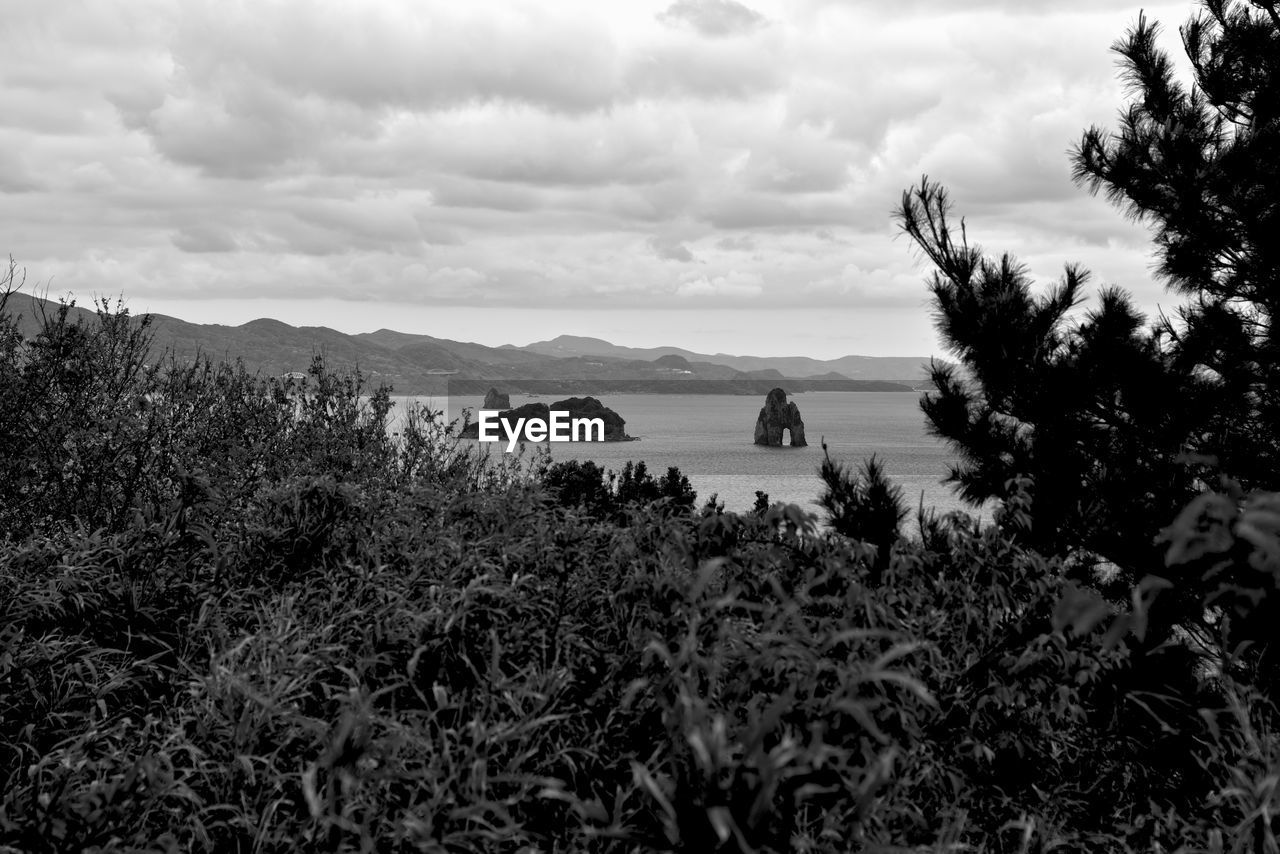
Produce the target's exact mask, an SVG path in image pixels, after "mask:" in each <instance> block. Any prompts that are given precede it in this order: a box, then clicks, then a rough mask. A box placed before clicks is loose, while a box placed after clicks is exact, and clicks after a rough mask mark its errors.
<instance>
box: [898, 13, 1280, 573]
mask: <svg viewBox="0 0 1280 854" xmlns="http://www.w3.org/2000/svg"><path fill="white" fill-rule="evenodd" d="M1201 5H1202V7H1203V9H1204V11H1203V13H1202V14H1200V15H1199V16H1198V17H1196V18H1194V19H1193V20H1192V21H1191V22H1190V23H1189V24H1188V25H1187V26H1186V27H1185V28H1184V30H1183V41H1184V45H1185V47H1186V50H1187V54H1188V56H1189V57H1190V60H1191V63H1192V66H1193V70H1194V75H1195V85H1193V86H1191V87H1186V86H1183V85H1181V84H1180V83H1178V81H1177V79H1176V76H1175V67H1174V64H1173V63H1172V61H1171V60H1170V59H1169V57H1168V56H1167V55H1165V54H1164V53H1163V52H1162V51H1160V50H1159V49H1158V48H1157V47H1156V32H1157V30H1156V27H1155V25H1154V24H1151V23H1149V22H1148V21H1147V20H1146V19H1145V18H1142V17H1140V18H1139V21H1138V23H1137V25H1136V26H1135V27H1134V28H1133V29H1132V30H1131V31H1130V32H1129V33H1128V35H1127V36H1126V38H1124V39H1123V40H1122V41H1121V42H1119V43H1118V44H1117V45H1116V50H1117V51H1118V53H1119V54H1120V56H1121V58H1122V62H1123V70H1124V77H1125V80H1126V82H1127V83H1128V84H1129V86H1130V90H1131V91H1132V92H1133V95H1134V98H1133V101H1132V102H1131V103H1130V105H1129V106H1128V108H1127V109H1126V111H1125V112H1124V114H1123V116H1122V120H1121V128H1120V130H1119V131H1118V132H1117V133H1115V134H1108V133H1105V132H1103V131H1102V130H1099V129H1097V128H1093V129H1091V130H1089V131H1088V132H1086V133H1085V135H1084V137H1083V139H1082V142H1081V143H1080V145H1079V147H1078V148H1077V150H1076V152H1075V154H1074V163H1075V170H1076V178H1077V180H1079V181H1080V182H1082V183H1085V184H1087V185H1088V186H1089V188H1090V189H1092V190H1094V191H1097V190H1103V191H1105V192H1106V194H1107V196H1108V197H1109V198H1111V199H1112V200H1113V201H1116V202H1121V203H1123V204H1124V205H1125V207H1126V209H1127V211H1128V212H1129V213H1130V214H1131V215H1132V216H1134V217H1135V218H1137V219H1139V220H1142V221H1146V222H1148V223H1150V224H1151V225H1152V226H1153V228H1154V231H1155V238H1156V247H1157V250H1158V253H1159V254H1158V257H1159V261H1160V271H1161V273H1162V275H1163V276H1164V277H1165V279H1166V280H1167V281H1168V282H1169V284H1170V285H1171V286H1172V287H1173V288H1174V289H1175V290H1176V291H1177V292H1179V293H1180V294H1183V295H1185V296H1186V297H1188V302H1187V303H1186V305H1184V306H1183V307H1182V308H1181V309H1180V310H1179V312H1178V314H1177V317H1176V319H1170V318H1165V317H1161V318H1159V319H1158V321H1156V322H1154V323H1148V322H1147V321H1146V319H1145V318H1143V317H1142V316H1141V315H1140V314H1139V313H1138V312H1136V311H1135V309H1134V308H1133V306H1132V304H1131V302H1130V300H1129V299H1128V297H1127V296H1126V295H1125V294H1124V293H1123V292H1121V291H1119V290H1117V289H1114V288H1108V289H1104V290H1103V291H1102V293H1101V295H1100V297H1099V299H1098V301H1097V305H1096V307H1094V308H1092V309H1090V310H1089V311H1087V312H1085V313H1084V314H1083V315H1082V316H1079V315H1077V314H1074V313H1073V312H1072V309H1073V308H1074V307H1075V306H1077V304H1078V303H1079V302H1080V301H1081V298H1082V292H1083V288H1084V286H1085V284H1086V283H1087V280H1088V274H1087V273H1086V272H1085V271H1084V270H1082V269H1080V268H1079V267H1077V266H1074V265H1068V267H1067V269H1066V272H1065V274H1064V276H1063V278H1062V280H1061V282H1060V283H1059V284H1058V285H1057V286H1056V287H1055V288H1053V289H1052V290H1051V291H1050V292H1048V293H1047V294H1044V295H1042V296H1038V297H1037V296H1034V295H1033V293H1032V288H1031V284H1032V283H1031V281H1030V277H1029V275H1028V273H1027V271H1026V269H1025V267H1023V266H1022V265H1020V264H1019V263H1017V262H1016V261H1015V260H1014V259H1013V258H1012V257H1011V256H1009V255H1007V254H1006V255H1004V256H1002V257H1001V258H999V259H995V258H991V257H988V256H986V255H985V254H984V253H983V252H982V250H981V249H980V248H979V247H977V246H975V245H971V244H970V243H969V242H968V239H967V235H966V233H965V229H964V227H963V223H962V224H961V226H960V227H959V229H958V231H957V229H956V227H955V226H953V225H952V223H951V222H950V221H949V219H948V212H949V209H950V203H949V201H948V199H947V195H946V193H945V191H944V190H943V189H942V188H941V187H940V186H938V185H937V184H934V183H931V182H929V181H928V180H927V179H925V180H923V181H922V182H921V184H920V186H919V187H917V188H914V189H913V190H911V191H909V192H908V193H906V194H904V197H903V201H902V206H901V208H900V210H899V212H898V219H899V222H900V224H901V226H902V227H903V229H904V230H905V231H906V232H907V233H908V234H909V235H910V236H911V237H912V238H913V239H914V241H915V242H916V244H917V245H918V246H919V247H920V248H921V250H922V251H923V252H924V254H925V256H926V257H927V258H928V259H929V260H930V262H932V264H933V265H934V266H935V267H936V273H935V275H934V277H933V280H932V282H931V285H930V288H931V290H932V292H933V295H934V300H935V306H936V310H937V318H938V328H939V330H940V331H941V333H942V335H943V336H944V339H945V340H946V341H947V343H948V344H949V345H950V346H951V348H952V350H953V351H954V352H955V353H956V354H957V355H958V356H959V358H960V363H961V365H962V369H961V370H957V369H953V368H951V367H947V366H942V365H938V366H935V368H934V370H933V380H934V383H935V385H936V387H937V390H938V391H937V393H936V394H935V395H931V396H930V397H929V399H928V401H927V402H926V404H925V412H926V415H927V416H928V419H929V421H930V423H931V425H932V429H933V430H934V431H935V432H936V433H937V434H938V435H940V436H942V437H944V438H946V439H948V440H950V442H951V443H952V444H953V446H954V447H955V448H956V449H957V450H958V451H959V452H960V453H961V455H962V462H961V463H960V465H958V466H957V467H956V468H955V470H954V471H953V473H952V479H953V480H954V481H955V482H956V483H957V484H958V485H959V486H960V488H961V491H962V494H963V495H964V496H965V497H967V498H969V499H971V500H975V501H978V500H983V499H987V498H992V497H994V498H997V499H1000V498H1004V497H1006V496H1007V495H1008V492H1007V491H1006V488H1005V485H1006V484H1008V483H1010V482H1011V481H1012V480H1013V479H1014V478H1015V477H1016V476H1018V475H1025V476H1029V477H1030V478H1031V479H1032V481H1033V484H1034V487H1033V498H1034V514H1033V515H1034V520H1035V524H1034V526H1032V527H1031V528H1030V529H1029V530H1028V531H1027V532H1026V536H1027V537H1030V538H1031V540H1032V541H1033V542H1034V543H1035V544H1036V545H1037V546H1038V547H1039V548H1041V549H1042V550H1044V551H1045V552H1046V553H1065V552H1067V551H1072V550H1083V551H1088V552H1093V553H1097V554H1100V555H1102V556H1103V557H1105V558H1107V559H1109V560H1110V561H1112V562H1114V563H1116V564H1118V565H1119V566H1120V567H1121V569H1123V570H1124V571H1125V572H1126V573H1127V578H1128V580H1129V581H1130V582H1132V581H1135V580H1137V579H1138V578H1140V577H1141V576H1142V575H1143V574H1145V573H1146V572H1147V571H1149V570H1150V569H1151V568H1152V567H1153V566H1156V565H1158V563H1159V554H1158V552H1157V551H1156V550H1155V549H1154V548H1153V546H1152V545H1151V542H1152V537H1153V536H1154V535H1155V533H1156V532H1157V531H1159V530H1160V528H1161V527H1162V526H1163V525H1164V524H1165V522H1166V521H1167V520H1168V519H1169V518H1171V517H1172V515H1173V514H1174V513H1176V512H1177V510H1178V509H1179V508H1180V507H1182V506H1183V505H1184V504H1185V503H1186V502H1187V501H1188V500H1190V499H1191V498H1192V497H1193V496H1194V495H1195V494H1196V491H1197V489H1198V479H1203V480H1205V481H1209V482H1213V481H1214V480H1216V478H1217V476H1219V475H1226V476H1230V477H1231V478H1233V479H1235V480H1238V481H1239V482H1241V483H1243V484H1245V485H1246V487H1254V486H1259V485H1265V484H1274V483H1275V482H1276V481H1277V476H1278V475H1280V445H1277V442H1276V436H1278V435H1280V430H1277V428H1278V427H1280V421H1278V420H1277V419H1278V413H1280V407H1278V406H1277V402H1276V400H1275V399H1274V398H1275V394H1276V392H1275V389H1276V388H1278V387H1280V385H1278V384H1277V379H1280V376H1278V375H1277V374H1276V371H1277V370H1280V367H1278V366H1280V358H1277V356H1280V351H1278V350H1277V349H1276V347H1277V344H1276V340H1277V339H1276V337H1275V335H1274V334H1273V332H1272V330H1273V328H1274V317H1273V312H1274V310H1275V305H1276V301H1275V293H1274V292H1275V284H1276V281H1277V275H1278V273H1280V255H1278V254H1277V253H1278V252H1280V250H1278V249H1277V242H1276V241H1275V239H1274V235H1275V234H1277V233H1280V213H1278V211H1277V208H1276V205H1275V203H1274V199H1275V197H1276V195H1277V193H1278V192H1280V171H1278V167H1277V166H1276V164H1277V163H1280V158H1278V157H1277V156H1276V155H1277V153H1278V152H1280V118H1278V116H1280V108H1278V106H1277V105H1278V104H1280V98H1278V97H1277V92H1280V62H1277V59H1276V57H1277V56H1280V13H1278V12H1277V8H1278V7H1277V4H1276V3H1275V2H1271V0H1267V2H1253V3H1245V2H1240V0H1205V2H1202V4H1201Z"/></svg>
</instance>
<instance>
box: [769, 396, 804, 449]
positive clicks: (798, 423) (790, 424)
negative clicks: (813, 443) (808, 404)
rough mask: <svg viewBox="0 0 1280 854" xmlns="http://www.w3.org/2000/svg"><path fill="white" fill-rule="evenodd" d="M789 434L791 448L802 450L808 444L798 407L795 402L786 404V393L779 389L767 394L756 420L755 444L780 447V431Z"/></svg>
mask: <svg viewBox="0 0 1280 854" xmlns="http://www.w3.org/2000/svg"><path fill="white" fill-rule="evenodd" d="M783 430H786V431H788V432H789V433H790V434H791V446H792V447H793V448H803V447H805V446H806V445H808V444H809V443H808V442H806V441H805V438H804V421H803V420H801V418H800V407H798V406H796V405H795V402H794V401H793V402H791V403H788V402H787V393H786V392H785V391H783V390H782V389H780V388H775V389H773V390H772V391H770V392H769V395H768V396H767V397H766V398H765V399H764V406H763V407H761V408H760V415H759V417H758V418H756V444H757V445H771V446H774V447H781V445H782V431H783Z"/></svg>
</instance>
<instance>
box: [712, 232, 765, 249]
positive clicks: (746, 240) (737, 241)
mask: <svg viewBox="0 0 1280 854" xmlns="http://www.w3.org/2000/svg"><path fill="white" fill-rule="evenodd" d="M716 248H717V249H723V250H725V251H726V252H753V251H755V248H756V241H755V239H754V238H753V237H751V236H750V235H748V234H738V235H733V236H731V237H722V238H720V239H719V240H717V241H716Z"/></svg>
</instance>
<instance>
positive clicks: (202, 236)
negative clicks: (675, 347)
mask: <svg viewBox="0 0 1280 854" xmlns="http://www.w3.org/2000/svg"><path fill="white" fill-rule="evenodd" d="M171 240H172V241H173V245H174V246H176V247H178V248H179V249H181V250H182V251H183V252H190V253H192V254H201V253H206V252H235V251H236V250H237V249H239V248H240V246H239V244H238V243H236V239H235V237H233V236H232V235H231V233H230V232H228V231H226V230H225V229H221V228H217V227H216V226H198V225H197V226H188V227H186V228H182V229H179V230H178V231H177V232H175V233H174V234H173V236H172V238H171Z"/></svg>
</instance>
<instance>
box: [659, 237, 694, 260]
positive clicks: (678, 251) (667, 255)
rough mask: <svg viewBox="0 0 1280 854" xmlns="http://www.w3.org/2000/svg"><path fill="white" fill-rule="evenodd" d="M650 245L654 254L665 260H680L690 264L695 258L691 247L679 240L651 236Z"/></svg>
mask: <svg viewBox="0 0 1280 854" xmlns="http://www.w3.org/2000/svg"><path fill="white" fill-rule="evenodd" d="M649 246H650V247H651V248H652V249H653V254H655V255H657V256H658V257H659V258H661V259H662V260H664V261H680V262H682V263H685V264H689V263H692V262H693V261H694V260H695V259H694V257H693V253H692V252H690V251H689V247H687V246H685V245H684V244H683V243H680V242H679V241H677V240H665V239H661V238H657V237H651V238H649Z"/></svg>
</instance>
